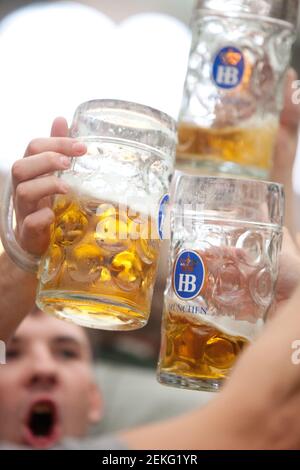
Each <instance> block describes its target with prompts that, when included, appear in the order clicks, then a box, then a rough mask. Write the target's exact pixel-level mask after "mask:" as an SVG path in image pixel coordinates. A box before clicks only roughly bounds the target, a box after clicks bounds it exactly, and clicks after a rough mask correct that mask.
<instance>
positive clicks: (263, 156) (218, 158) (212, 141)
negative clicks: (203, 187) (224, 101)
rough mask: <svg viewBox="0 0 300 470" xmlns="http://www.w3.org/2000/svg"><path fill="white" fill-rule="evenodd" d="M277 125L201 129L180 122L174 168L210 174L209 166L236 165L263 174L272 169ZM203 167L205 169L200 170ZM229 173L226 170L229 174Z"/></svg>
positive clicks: (273, 121)
mask: <svg viewBox="0 0 300 470" xmlns="http://www.w3.org/2000/svg"><path fill="white" fill-rule="evenodd" d="M277 129H278V125H277V122H276V121H275V120H271V119H270V120H269V121H268V122H265V123H263V122H262V123H261V125H259V124H257V125H253V126H248V127H219V128H218V127H216V128H207V129H205V128H201V127H197V126H196V125H195V124H191V123H188V122H181V123H179V126H178V140H179V143H178V147H177V166H178V167H180V168H188V169H191V168H192V167H194V168H197V165H201V169H202V171H205V166H207V169H208V170H209V169H210V168H211V167H212V166H215V165H216V166H215V167H216V168H217V167H220V165H221V164H222V163H224V164H226V163H227V164H228V163H230V164H237V165H240V166H242V167H243V166H244V167H245V168H248V169H250V170H249V171H251V168H253V169H254V168H256V169H257V170H259V171H261V173H262V174H264V173H266V172H269V171H270V170H271V168H272V155H273V150H274V142H275V138H276V133H277ZM203 165H204V166H203ZM228 171H229V170H228Z"/></svg>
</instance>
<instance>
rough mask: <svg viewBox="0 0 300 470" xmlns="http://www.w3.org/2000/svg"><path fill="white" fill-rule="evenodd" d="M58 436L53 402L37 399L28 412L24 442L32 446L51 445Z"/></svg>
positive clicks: (56, 416)
mask: <svg viewBox="0 0 300 470" xmlns="http://www.w3.org/2000/svg"><path fill="white" fill-rule="evenodd" d="M59 438H60V432H59V426H58V413H57V408H56V405H55V403H54V402H52V401H37V402H35V403H34V404H33V405H32V406H31V408H30V410H29V413H28V416H27V420H26V423H25V433H24V443H25V444H26V445H29V446H30V447H34V448H47V447H51V446H53V445H54V444H55V443H56V442H57V441H58V440H59Z"/></svg>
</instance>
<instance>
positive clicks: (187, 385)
mask: <svg viewBox="0 0 300 470" xmlns="http://www.w3.org/2000/svg"><path fill="white" fill-rule="evenodd" d="M157 380H158V382H159V383H161V384H163V385H168V386H170V387H176V388H182V389H188V390H198V391H202V392H218V391H219V390H220V389H221V387H222V385H223V383H224V379H197V378H192V377H183V376H179V375H176V374H172V373H170V372H162V371H159V372H158V374H157Z"/></svg>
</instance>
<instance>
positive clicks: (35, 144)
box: [27, 139, 41, 155]
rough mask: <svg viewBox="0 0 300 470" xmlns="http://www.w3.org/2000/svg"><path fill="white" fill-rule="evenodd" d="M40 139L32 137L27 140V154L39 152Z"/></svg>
mask: <svg viewBox="0 0 300 470" xmlns="http://www.w3.org/2000/svg"><path fill="white" fill-rule="evenodd" d="M40 143H41V140H40V139H33V140H31V141H30V142H29V144H28V147H27V153H28V154H29V155H36V154H38V153H40Z"/></svg>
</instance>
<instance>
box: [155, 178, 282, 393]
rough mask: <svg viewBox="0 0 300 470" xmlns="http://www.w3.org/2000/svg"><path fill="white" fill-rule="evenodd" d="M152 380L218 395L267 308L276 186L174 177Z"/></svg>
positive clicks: (278, 232) (274, 254) (278, 224)
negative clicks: (155, 373) (155, 370)
mask: <svg viewBox="0 0 300 470" xmlns="http://www.w3.org/2000/svg"><path fill="white" fill-rule="evenodd" d="M174 187H175V191H174V192H172V193H171V248H170V261H169V277H168V280H167V284H166V290H165V298H164V314H163V322H162V332H161V335H162V338H161V351H160V359H159V366H158V380H159V382H161V383H163V384H166V385H173V386H175V387H181V388H189V389H195V390H207V391H217V390H219V388H220V386H221V385H222V382H223V381H224V379H225V378H226V377H227V376H228V374H229V372H230V369H231V367H232V366H233V364H234V362H235V360H236V358H237V356H238V354H239V353H240V351H241V350H242V349H243V348H244V347H245V345H247V344H248V343H249V342H252V341H253V339H254V338H255V337H256V335H257V334H258V333H259V332H260V331H261V328H262V327H263V325H264V321H265V319H266V316H267V313H268V312H269V310H270V308H271V307H272V303H273V300H274V289H275V283H276V279H277V275H278V261H279V256H278V255H279V252H280V248H281V241H282V223H283V211H284V209H283V208H284V193H283V187H282V186H281V185H278V184H275V183H267V182H263V181H255V180H243V179H230V178H218V177H206V176H199V177H197V176H192V175H185V174H182V173H180V172H179V173H178V177H177V179H176V181H175V184H174Z"/></svg>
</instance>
